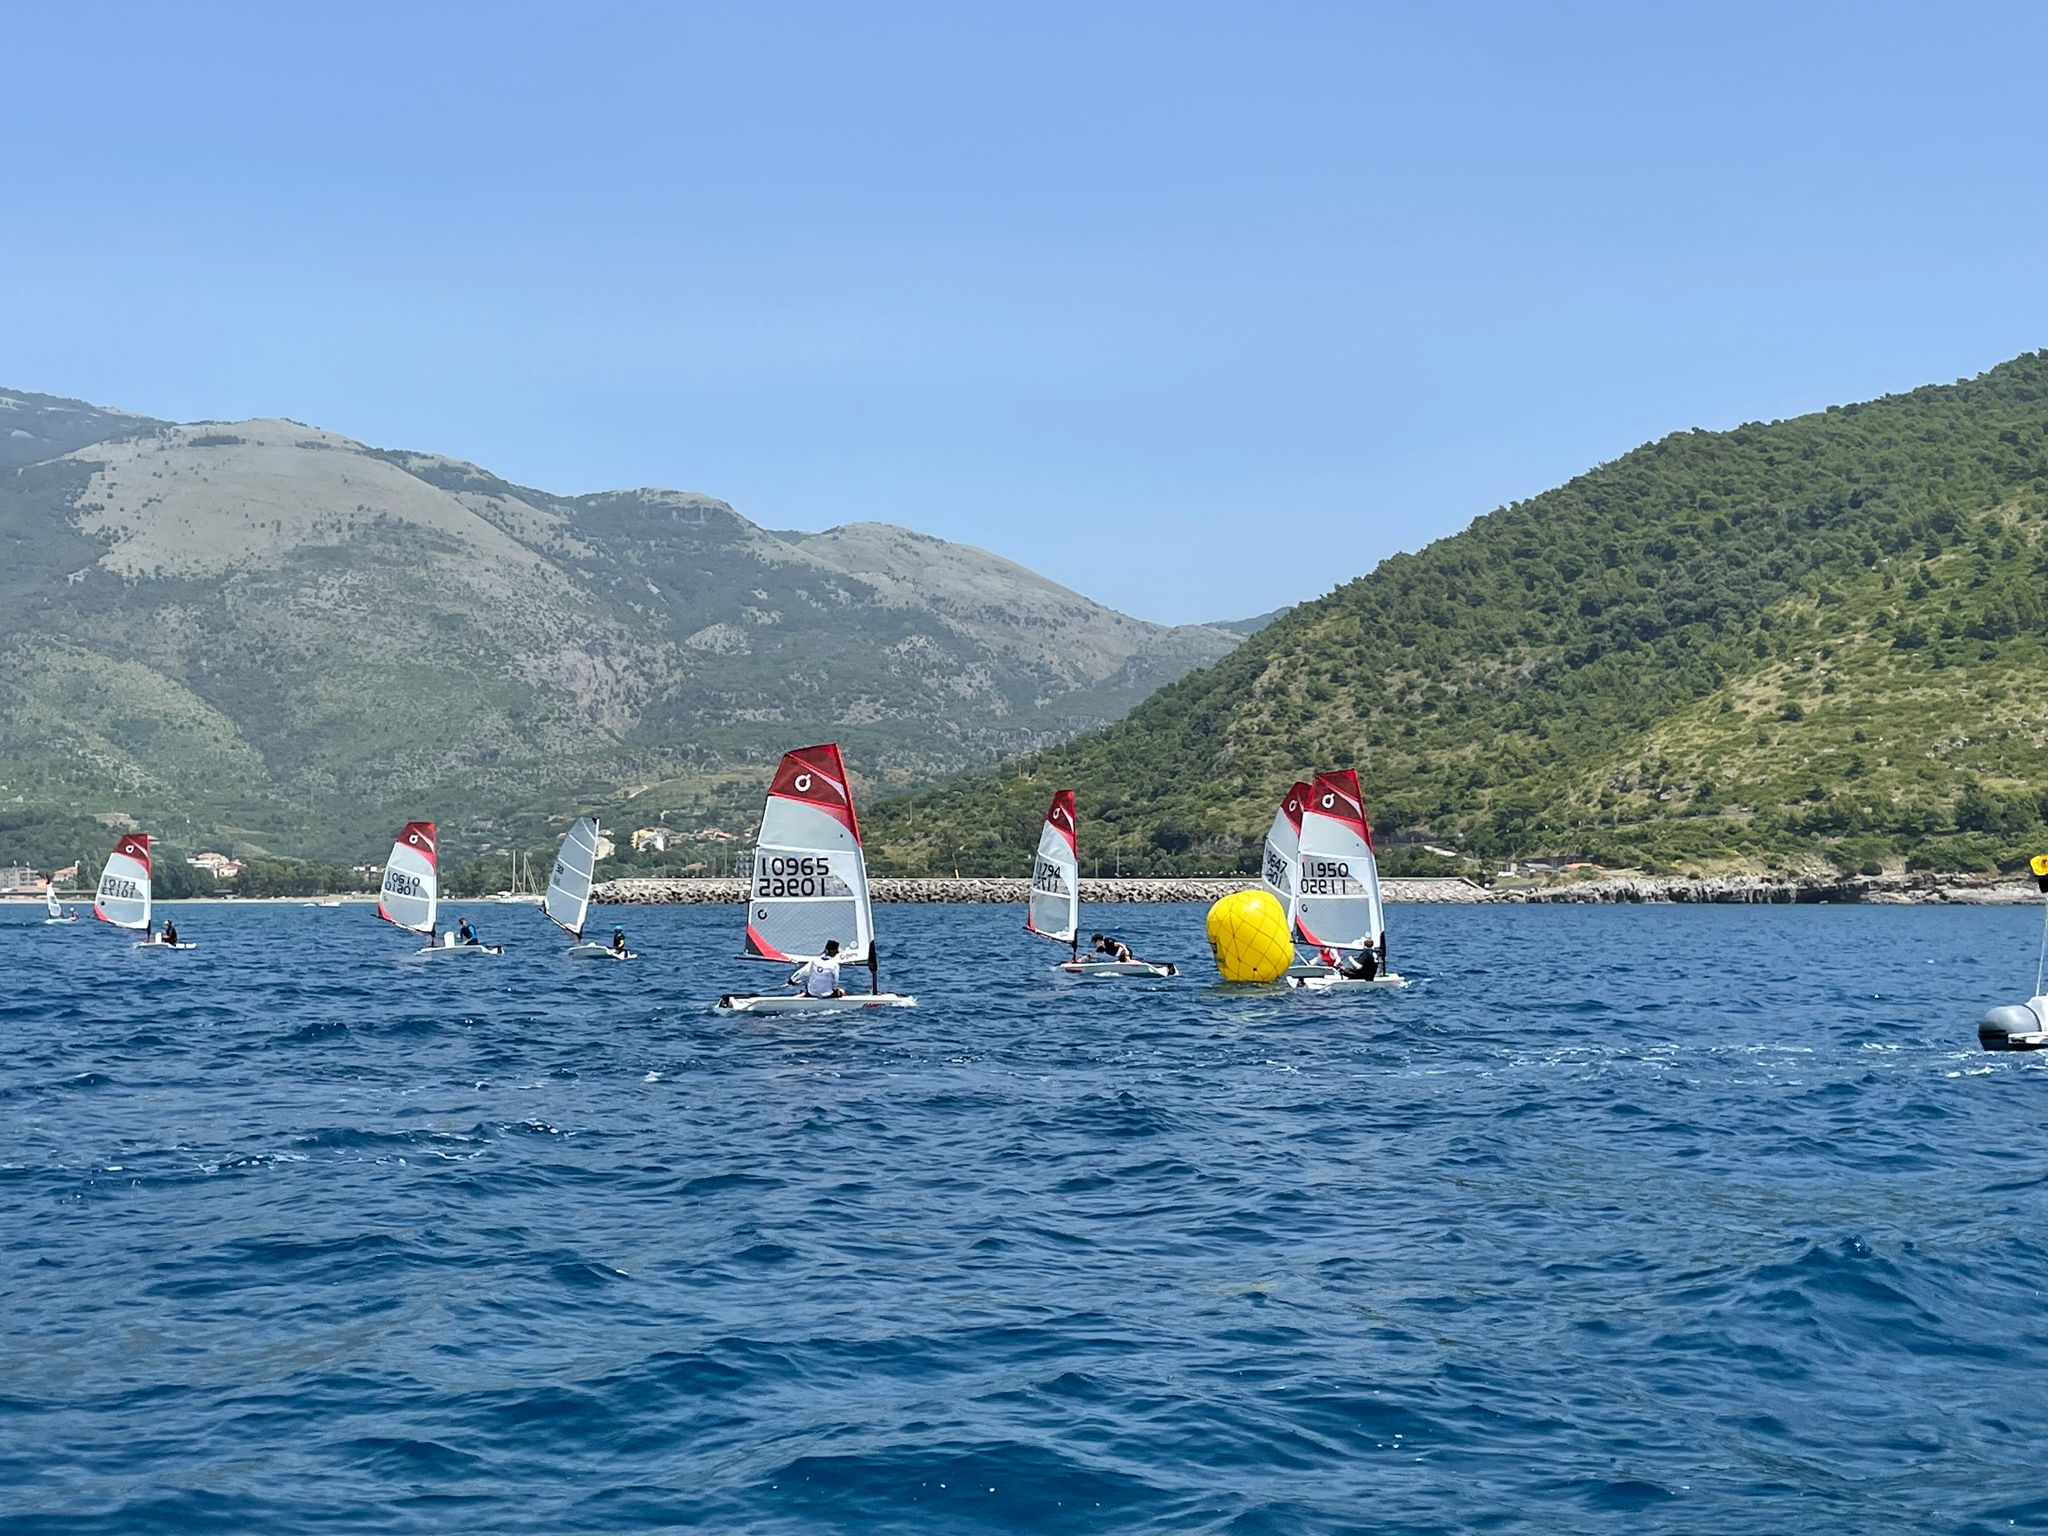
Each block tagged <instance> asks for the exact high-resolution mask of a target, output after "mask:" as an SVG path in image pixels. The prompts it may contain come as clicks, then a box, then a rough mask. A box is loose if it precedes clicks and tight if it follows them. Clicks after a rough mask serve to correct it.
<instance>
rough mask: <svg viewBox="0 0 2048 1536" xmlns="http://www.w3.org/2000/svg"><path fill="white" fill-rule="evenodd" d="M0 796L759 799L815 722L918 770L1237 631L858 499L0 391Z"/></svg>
mask: <svg viewBox="0 0 2048 1536" xmlns="http://www.w3.org/2000/svg"><path fill="white" fill-rule="evenodd" d="M0 553H4V555H5V560H4V564H0V599H4V602H0V803H4V802H11V803H12V804H13V806H14V807H15V808H16V809H17V810H19V811H20V812H21V813H22V816H18V817H14V818H11V819H14V820H16V821H19V820H21V819H22V818H23V817H25V816H27V815H28V814H30V813H32V812H33V811H35V810H37V809H38V808H42V809H48V810H50V811H52V812H59V811H61V812H91V813H98V812H113V811H120V812H125V813H128V814H131V815H134V816H137V817H139V818H141V819H143V820H144V821H146V822H155V823H158V824H164V823H165V822H166V821H167V820H168V822H169V823H170V824H172V825H180V826H183V825H189V828H190V832H191V835H193V836H200V835H206V836H212V837H216V838H219V839H221V840H225V841H228V842H230V843H233V844H235V845H237V846H238V847H241V848H244V849H248V850H250V851H266V850H267V851H273V852H286V853H306V854H314V853H319V854H343V853H366V852H369V851H371V849H372V848H373V847H374V846H375V842H376V839H377V836H378V835H379V834H381V833H382V832H384V831H387V830H389V829H391V828H393V827H395V826H396V825H397V823H398V822H399V821H402V820H404V819H406V818H408V817H413V816H435V817H438V818H440V819H441V820H443V821H445V822H447V823H448V824H449V825H450V827H451V828H452V829H454V830H455V832H456V834H457V840H458V843H459V841H460V839H461V837H462V836H463V835H464V834H465V833H469V832H473V833H474V834H475V836H476V837H477V839H478V840H479V841H482V840H484V839H486V838H489V839H493V840H496V839H502V838H508V837H510V836H512V835H515V834H521V835H526V836H531V835H532V834H533V833H534V832H535V831H537V830H538V829H539V828H540V827H541V825H542V824H543V822H544V821H545V820H546V819H547V818H549V817H553V816H556V815H559V814H561V813H562V812H563V811H565V810H567V809H568V808H570V807H571V806H572V805H573V806H575V807H578V808H580V807H582V806H585V805H591V806H598V805H617V804H619V803H620V802H621V801H623V800H624V799H626V798H628V797H632V799H633V801H634V804H633V814H635V815H636V816H646V817H648V818H650V819H651V818H652V816H654V815H655V814H657V813H659V812H661V811H663V810H667V811H670V812H672V813H673V814H674V816H675V819H676V820H677V821H678V822H680V823H688V822H691V821H693V820H695V821H704V820H716V819H719V818H725V819H728V820H730V819H732V818H734V817H738V818H739V820H740V821H741V823H742V824H743V823H744V822H745V821H747V820H750V819H751V817H752V816H753V815H754V814H755V813H756V812H757V811H758V805H754V804H753V803H752V802H754V801H756V800H758V795H759V789H760V781H761V766H762V765H763V764H765V763H767V762H770V761H772V759H773V756H774V755H775V754H776V753H778V752H780V751H781V750H782V749H783V748H785V747H787V746H790V745H792V744H799V743H800V742H801V741H808V740H811V739H813V738H817V737H824V736H836V737H837V738H839V739H840V740H842V741H843V742H845V743H846V746H847V749H848V755H849V758H850V760H851V761H852V762H853V763H854V764H855V765H856V767H857V772H858V773H860V774H861V775H862V777H863V782H864V784H872V785H873V786H874V787H876V788H887V787H892V786H893V787H902V786H907V785H915V784H918V783H920V782H929V781H931V780H934V779H937V778H939V777H941V776H943V775H945V774H948V773H950V772H953V771H956V770H958V769H961V768H964V767H969V766H972V765H974V764H977V763H985V762H989V761H993V760H994V759H996V758H997V757H999V756H1001V755H1003V754H1005V753H1012V752H1017V751H1021V750H1025V749H1027V748H1031V747H1035V746H1042V745H1045V744H1048V743H1051V742H1054V741H1057V740H1060V739H1063V738H1064V737H1066V736H1069V735H1072V734H1073V733H1074V732H1076V731H1078V730H1082V729H1085V728H1087V727H1089V726H1093V725H1099V724H1101V723H1103V722H1105V721H1107V720H1112V719H1115V718H1117V717H1119V716H1120V715H1122V714H1123V713H1124V712H1125V711H1126V710H1127V709H1128V708H1129V707H1130V705H1131V704H1133V703H1135V702H1136V701H1137V700H1139V699H1141V698H1143V697H1145V696H1146V695H1148V694H1149V693H1151V692H1152V691H1153V690H1155V689H1156V688H1157V687H1159V686H1160V685H1161V684H1163V683H1165V682H1168V681H1171V680H1172V679H1173V678H1176V677H1178V676H1180V675H1182V674H1183V673H1185V672H1186V671H1188V670H1189V669H1190V668H1193V667H1197V666H1201V665H1204V664H1206V663H1209V662H1212V661H1214V660H1215V659H1216V658H1218V657H1219V656H1221V655H1223V654H1225V653H1226V652H1227V651H1229V650H1230V649H1231V648H1232V647H1233V646H1234V645H1235V644H1236V643H1237V641H1238V638H1239V637H1238V636H1237V635H1236V634H1234V633H1232V632H1230V631H1228V630H1225V629H1222V628H1217V627H1210V626H1200V625H1197V626H1185V627H1180V628H1170V627H1166V626H1161V625H1156V624H1150V623H1145V622H1143V621H1140V620H1137V619H1133V618H1130V617H1127V616H1126V615H1123V614H1120V613H1117V612H1114V611H1113V610H1111V609H1108V608H1105V607H1103V606H1102V605H1101V604H1099V603H1095V602H1091V601H1090V600H1089V599H1087V598H1085V597H1082V596H1080V595H1079V594H1077V593H1074V592H1071V591H1069V590H1067V589H1065V588H1063V587H1060V586H1058V585H1056V584H1054V583H1053V582H1050V581H1048V580H1046V579H1044V578H1043V577H1040V576H1037V575H1035V574H1034V573H1032V572H1030V571H1028V570H1026V569H1024V568H1023V567H1021V566H1018V565H1016V564H1013V563H1012V562H1010V561H1007V560H1003V559H999V558H997V557H996V556H993V555H990V554H987V553H985V552H983V551H981V550H977V549H971V548H968V547H966V546H964V545H958V544H949V543H946V542H943V541H941V540H938V539H933V538H928V537H926V536H924V535H921V534H918V533H914V532H911V531H909V530H907V529H902V528H896V527H891V526H888V525H884V524H879V523H860V524H853V525H850V526H847V527H843V528H834V529H831V530H829V531H827V532H824V533H816V534H810V533H791V532H782V533H777V532H770V531H768V530H765V529H762V528H759V527H756V526H755V525H754V524H753V523H751V522H749V521H748V520H747V519H746V518H744V517H742V516H740V515H739V514H738V513H736V512H735V511H734V510H733V509H732V508H731V507H729V506H728V505H726V504H725V503H724V502H722V501H719V500H717V499H716V498H714V497H710V496H704V495H697V494H693V493H687V492H679V491H667V490H633V491H616V492H605V493H599V494H595V495H584V496H558V495H553V494H550V493H547V492H543V491H538V490H534V489H532V488H530V487H523V486H515V485H511V484H508V483H507V482H505V481H503V480H500V479H498V478H497V477H495V476H493V475H491V474H490V473H489V472H487V471H485V470H483V469H480V468H478V467H477V466H475V465H472V464H465V463H461V462H458V461H456V460H452V459H447V458H442V457H439V456H437V455H434V454H429V453H415V452H402V451H389V450H382V449H376V448H371V447H367V446H365V445H364V444H361V443H358V442H355V441H353V440H351V439H349V438H346V437H342V436H339V435H337V434H335V433H331V432H324V431H321V430H319V429H317V428H314V427H308V426H304V425H301V424H299V423H296V422H292V421H286V420H260V421H243V422H232V423H202V424H197V425H176V424H172V423H166V422H159V421H154V420H151V419H149V418H146V417H138V416H132V415H127V414H124V413H120V412H114V411H105V410H101V409H99V408H97V407H93V406H89V405H85V404H83V403H82V402H79V401H75V400H63V399H58V398H55V397H50V396H42V395H33V394H27V393H23V392H20V391H13V392H0Z"/></svg>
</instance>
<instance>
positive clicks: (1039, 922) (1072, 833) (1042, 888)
mask: <svg viewBox="0 0 2048 1536" xmlns="http://www.w3.org/2000/svg"><path fill="white" fill-rule="evenodd" d="M1078 839H1079V832H1078V829H1077V827H1076V826H1075V820H1074V792H1073V791H1072V790H1071V789H1062V790H1059V791H1058V792H1057V793H1055V794H1054V795H1053V797H1052V807H1051V809H1049V810H1048V811H1047V812H1046V813H1045V825H1044V826H1043V827H1042V828H1040V829H1039V833H1038V857H1037V858H1036V859H1034V860H1033V861H1032V865H1031V896H1030V899H1029V901H1028V902H1027V904H1026V907H1025V915H1024V926H1025V927H1026V928H1029V929H1030V930H1031V931H1032V932H1033V933H1041V934H1044V935H1045V937H1047V938H1048V939H1058V940H1059V941H1060V942H1062V943H1064V944H1071V943H1073V942H1074V939H1075V936H1076V935H1077V934H1079V933H1080V931H1081V848H1080V842H1079V840H1078Z"/></svg>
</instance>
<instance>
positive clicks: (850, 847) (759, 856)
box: [746, 743, 875, 962]
mask: <svg viewBox="0 0 2048 1536" xmlns="http://www.w3.org/2000/svg"><path fill="white" fill-rule="evenodd" d="M874 938H875V924H874V913H873V910H872V909H871V908H870V906H869V903H868V867H867V860H866V859H865V858H864V857H863V856H862V854H861V847H860V822H859V820H858V818H857V817H856V816H855V815H854V810H853V786H852V784H851V783H850V782H849V781H848V780H847V777H846V764H845V762H844V761H843V760H842V759H841V758H840V755H839V748H838V747H837V746H836V745H833V744H830V743H827V744H826V745H824V746H817V747H800V748H798V749H797V750H796V751H794V752H785V753H784V754H783V756H782V762H781V763H780V764H779V765H778V766H777V767H776V770H775V778H774V781H773V782H772V783H771V784H770V785H769V786H768V804H767V807H766V808H765V809H764V810H763V811H762V812H761V831H760V835H759V837H758V838H757V839H756V840H755V844H754V883H753V889H752V892H751V894H750V895H749V897H748V901H747V949H746V953H747V955H748V957H749V958H751V959H757V960H791V961H800V960H813V959H816V958H817V957H818V956H819V955H822V954H823V953H824V952H825V941H826V940H827V939H837V940H838V941H839V951H840V954H841V956H842V957H843V958H845V959H847V960H849V961H854V962H863V961H865V960H866V959H867V958H868V951H869V949H870V947H871V946H872V945H873V943H874Z"/></svg>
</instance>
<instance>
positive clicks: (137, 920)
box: [92, 832, 199, 949]
mask: <svg viewBox="0 0 2048 1536" xmlns="http://www.w3.org/2000/svg"><path fill="white" fill-rule="evenodd" d="M92 915H93V916H94V917H96V918H98V919H99V920H100V921H101V922H103V923H112V924H113V925H114V926H115V927H116V928H132V929H134V930H136V931H137V932H139V933H140V934H141V935H142V937H141V939H140V940H138V941H137V942H136V945H135V947H136V948H137V949H197V948H198V947H199V946H198V945H197V944H192V943H178V944H167V943H165V942H164V941H163V940H162V939H160V938H158V937H157V936H156V934H155V933H154V932H153V931H152V929H151V927H150V921H149V834H148V833H147V832H124V833H122V834H121V839H120V841H119V842H117V843H115V844H114V851H113V852H112V853H110V854H108V855H107V866H106V868H105V869H103V870H101V871H100V885H99V890H98V892H97V893H95V895H94V896H93V902H92Z"/></svg>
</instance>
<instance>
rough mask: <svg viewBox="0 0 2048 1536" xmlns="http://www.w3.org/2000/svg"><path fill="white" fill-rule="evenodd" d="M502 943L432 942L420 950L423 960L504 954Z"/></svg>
mask: <svg viewBox="0 0 2048 1536" xmlns="http://www.w3.org/2000/svg"><path fill="white" fill-rule="evenodd" d="M504 953H505V946H504V945H502V944H430V945H428V946H427V947H426V948H425V949H423V950H421V951H419V955H420V958H421V959H423V960H439V959H446V958H447V957H448V956H450V955H502V954H504Z"/></svg>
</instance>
